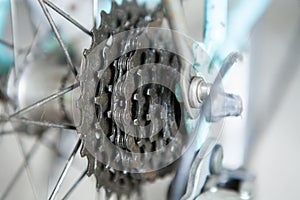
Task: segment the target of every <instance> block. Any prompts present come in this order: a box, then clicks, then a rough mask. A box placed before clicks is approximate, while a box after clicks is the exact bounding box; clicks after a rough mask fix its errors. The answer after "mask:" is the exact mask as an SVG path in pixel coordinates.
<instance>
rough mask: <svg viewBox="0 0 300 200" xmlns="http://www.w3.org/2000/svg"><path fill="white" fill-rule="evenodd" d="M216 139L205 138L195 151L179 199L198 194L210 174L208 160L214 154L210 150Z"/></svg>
mask: <svg viewBox="0 0 300 200" xmlns="http://www.w3.org/2000/svg"><path fill="white" fill-rule="evenodd" d="M215 143H216V141H215V140H214V139H212V138H209V139H207V141H206V142H205V143H204V144H203V146H202V147H201V149H200V151H199V152H198V153H197V155H196V157H195V159H194V161H193V164H192V167H191V170H190V173H189V180H188V184H187V188H186V192H185V194H184V195H183V196H182V198H181V200H189V199H195V198H196V197H197V196H199V194H200V192H201V190H202V188H203V186H204V184H205V181H206V178H207V177H208V176H209V175H210V174H211V169H210V160H211V158H213V159H214V154H212V153H211V152H210V151H211V150H212V149H213V148H214V146H215Z"/></svg>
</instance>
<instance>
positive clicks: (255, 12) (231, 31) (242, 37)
mask: <svg viewBox="0 0 300 200" xmlns="http://www.w3.org/2000/svg"><path fill="white" fill-rule="evenodd" d="M271 2H272V0H251V1H250V0H240V2H238V4H237V6H236V7H235V8H234V10H233V11H232V12H231V13H230V15H229V21H228V32H227V37H226V40H225V43H224V44H223V45H222V47H221V48H220V49H219V50H218V51H217V54H216V59H217V60H216V61H217V62H222V61H223V60H224V59H225V58H226V56H227V55H228V54H229V53H231V52H233V51H239V50H240V49H241V48H243V46H244V45H245V42H246V41H247V37H248V36H249V33H250V32H251V30H252V29H253V27H254V26H255V24H256V23H257V21H258V20H259V19H260V17H261V16H262V15H263V14H264V12H265V10H266V9H267V8H268V6H269V5H270V4H271Z"/></svg>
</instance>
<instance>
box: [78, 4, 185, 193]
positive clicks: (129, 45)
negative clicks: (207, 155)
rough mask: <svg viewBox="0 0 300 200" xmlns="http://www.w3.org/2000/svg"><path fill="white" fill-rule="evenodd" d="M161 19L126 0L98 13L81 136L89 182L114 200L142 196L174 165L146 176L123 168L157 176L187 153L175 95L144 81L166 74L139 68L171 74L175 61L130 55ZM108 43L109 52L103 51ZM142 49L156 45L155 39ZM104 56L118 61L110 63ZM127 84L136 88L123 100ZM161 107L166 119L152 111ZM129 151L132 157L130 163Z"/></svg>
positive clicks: (85, 67) (152, 54) (151, 52)
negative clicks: (162, 165)
mask: <svg viewBox="0 0 300 200" xmlns="http://www.w3.org/2000/svg"><path fill="white" fill-rule="evenodd" d="M162 19H163V14H162V11H161V8H160V7H158V8H157V9H156V10H155V11H151V12H150V11H149V10H147V9H146V8H145V7H142V6H138V5H137V3H136V2H135V1H131V2H127V1H123V4H121V5H117V4H115V3H113V6H112V10H111V12H110V13H109V14H106V13H104V12H102V13H101V25H100V27H98V28H94V29H93V42H92V45H91V47H90V49H88V50H86V51H85V52H84V59H83V62H82V67H81V72H80V74H79V81H80V88H81V95H80V98H79V99H78V101H77V107H78V108H79V110H80V119H79V125H78V132H79V134H80V135H81V137H82V139H83V141H84V145H83V147H82V150H81V155H82V156H86V157H87V159H88V175H92V174H94V175H95V177H96V180H97V187H98V188H100V187H103V188H104V189H105V190H106V191H107V192H108V193H111V192H113V193H116V194H117V196H118V197H120V196H122V195H127V196H129V195H130V194H132V193H133V192H139V191H140V185H141V183H143V182H145V181H154V180H155V179H156V178H158V177H163V176H165V175H166V174H169V173H170V172H172V171H174V168H175V164H174V163H173V164H170V165H169V166H168V167H165V168H163V169H158V170H156V171H149V172H145V173H131V172H130V170H129V169H127V168H126V167H128V166H129V165H130V167H132V168H138V167H139V166H141V165H143V167H146V168H149V169H153V168H155V167H156V166H159V165H160V162H161V160H163V159H169V158H170V157H172V156H175V157H176V156H178V154H180V152H179V150H180V149H181V146H182V135H181V134H180V133H178V132H179V126H180V119H181V115H182V113H181V112H180V104H179V102H178V101H177V99H176V97H175V95H174V94H173V93H172V91H171V90H170V89H169V88H167V87H164V86H161V85H156V84H154V83H150V84H143V83H145V82H147V80H146V79H147V78H146V77H148V79H149V77H150V79H151V81H155V79H156V78H158V76H162V75H163V74H162V72H160V71H159V70H157V71H153V70H152V71H151V70H150V71H149V73H152V74H151V75H149V74H148V75H145V74H142V72H141V71H142V70H140V69H136V68H138V67H139V66H141V65H147V64H154V65H168V66H172V67H173V70H174V71H179V68H180V64H179V60H178V58H177V56H176V55H174V54H173V53H170V52H168V51H166V50H163V48H162V49H152V48H150V49H139V50H131V51H127V50H128V49H134V48H135V47H136V46H138V45H139V44H138V41H137V40H136V38H137V36H138V35H140V34H141V32H145V31H147V27H149V26H152V25H153V24H155V25H159V26H160V25H161V22H162ZM124 31H127V32H126V33H124V35H125V36H126V37H124V38H122V40H121V41H120V42H119V43H118V44H117V45H116V46H117V47H118V48H116V47H114V48H113V49H112V47H111V46H112V44H111V43H114V42H116V41H115V40H114V36H115V35H117V34H118V33H121V32H124ZM145 39H146V40H147V38H145ZM103 41H104V42H105V47H104V48H100V47H99V44H101V43H103ZM143 42H149V43H151V40H150V39H149V40H148V41H143ZM155 42H161V43H162V47H163V46H164V45H169V44H168V42H170V41H162V40H156V41H155ZM100 46H101V45H100ZM107 54H121V55H120V56H117V58H116V59H114V60H113V62H112V63H107V60H108V59H107ZM95 65H96V66H97V67H95ZM95 69H96V70H95ZM155 69H157V68H155ZM158 73H160V75H158ZM132 74H135V76H133V77H134V78H132ZM159 78H162V77H159ZM171 78H174V77H169V79H167V80H170V81H171ZM148 81H149V80H148ZM172 81H174V80H172ZM124 83H125V84H127V89H126V87H125V86H124ZM128 85H130V87H135V90H134V92H133V93H132V94H131V98H130V100H128V99H127V100H126V99H125V96H126V95H128V94H127V93H128V87H129V86H128ZM140 85H142V86H141V87H139V86H140ZM174 85H175V84H174ZM174 87H175V86H174ZM171 89H172V90H175V88H171ZM157 104H159V105H160V106H161V107H163V108H164V112H162V111H161V110H160V109H157V108H156V107H155V105H157ZM130 122H132V123H130ZM150 122H152V123H150ZM141 126H142V127H149V128H148V129H146V128H140V127H141ZM152 133H153V134H152ZM149 135H150V137H148V136H149ZM170 141H172V145H171V146H170V148H171V149H172V150H171V151H168V152H164V151H162V150H161V148H162V147H163V146H164V145H168V144H169V143H170ZM90 144H92V145H93V149H95V151H97V152H99V154H100V155H101V158H102V159H101V160H105V162H101V161H99V157H97V156H96V155H95V154H94V153H93V152H91V148H88V147H89V145H90ZM115 147H118V149H119V150H116V148H115ZM154 151H161V152H162V153H161V156H160V157H155V158H153V157H152V158H150V156H148V154H147V153H151V152H154ZM124 152H125V153H124ZM126 152H129V153H132V156H127V154H126ZM170 152H171V153H170ZM112 162H116V163H119V165H121V166H122V167H124V168H123V169H122V170H120V169H115V168H113V167H111V166H110V163H112ZM147 165H149V166H147Z"/></svg>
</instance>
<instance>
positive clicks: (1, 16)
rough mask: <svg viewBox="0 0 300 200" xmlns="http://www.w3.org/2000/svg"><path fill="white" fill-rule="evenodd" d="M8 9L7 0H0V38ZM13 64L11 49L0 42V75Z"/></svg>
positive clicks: (8, 3) (8, 2)
mask: <svg viewBox="0 0 300 200" xmlns="http://www.w3.org/2000/svg"><path fill="white" fill-rule="evenodd" d="M9 10H10V1H9V0H0V38H3V34H4V30H5V27H6V23H7V18H8V15H9ZM12 64H13V57H12V52H11V49H9V48H8V47H7V46H5V45H3V44H0V75H2V74H6V73H7V72H8V70H9V68H10V67H11V65H12Z"/></svg>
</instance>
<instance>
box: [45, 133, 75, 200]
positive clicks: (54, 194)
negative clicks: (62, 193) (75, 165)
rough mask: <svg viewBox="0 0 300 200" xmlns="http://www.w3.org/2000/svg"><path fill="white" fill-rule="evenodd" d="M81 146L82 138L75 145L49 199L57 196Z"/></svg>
mask: <svg viewBox="0 0 300 200" xmlns="http://www.w3.org/2000/svg"><path fill="white" fill-rule="evenodd" d="M80 146H81V139H79V140H78V142H77V144H76V145H75V148H74V149H73V151H72V153H71V155H70V157H69V158H68V161H67V163H66V165H65V167H64V169H63V171H62V173H61V175H60V177H59V179H58V181H57V182H56V185H55V187H54V189H53V191H52V193H51V195H50V197H49V200H53V199H54V198H55V196H56V195H57V192H58V190H59V188H60V187H61V185H62V183H63V181H64V179H65V177H66V174H67V173H68V171H69V169H70V166H71V164H72V162H73V160H74V158H75V155H76V153H77V151H78V150H79V147H80Z"/></svg>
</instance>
